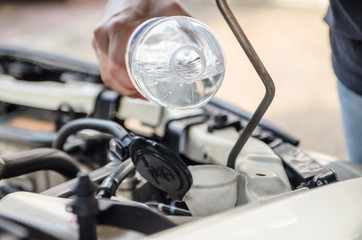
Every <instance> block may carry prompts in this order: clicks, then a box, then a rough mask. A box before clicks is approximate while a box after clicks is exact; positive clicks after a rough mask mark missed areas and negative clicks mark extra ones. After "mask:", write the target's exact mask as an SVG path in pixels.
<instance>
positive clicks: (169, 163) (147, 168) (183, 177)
mask: <svg viewBox="0 0 362 240" xmlns="http://www.w3.org/2000/svg"><path fill="white" fill-rule="evenodd" d="M130 155H131V159H132V161H133V164H134V166H135V167H136V169H137V171H138V172H139V173H140V174H141V175H142V176H143V177H144V178H145V179H146V180H147V181H148V182H149V183H151V184H152V185H153V186H155V187H157V188H158V189H160V190H162V191H164V192H167V193H168V194H169V195H170V196H171V197H172V198H173V199H175V200H181V199H182V198H183V197H184V195H185V193H186V192H187V191H188V190H189V189H190V187H191V184H192V177H191V173H190V171H189V170H188V168H187V166H186V164H185V163H184V162H183V161H182V160H181V159H180V157H179V156H178V155H176V154H175V153H173V152H172V151H170V150H169V149H167V148H166V147H164V146H163V145H161V144H159V143H156V142H154V141H151V140H146V139H144V138H142V137H135V138H134V140H133V142H132V144H131V146H130Z"/></svg>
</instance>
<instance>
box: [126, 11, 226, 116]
mask: <svg viewBox="0 0 362 240" xmlns="http://www.w3.org/2000/svg"><path fill="white" fill-rule="evenodd" d="M126 65H127V71H128V74H129V76H130V78H131V80H132V82H133V85H134V86H135V87H136V89H137V90H138V91H139V92H140V93H141V94H142V95H143V96H144V97H145V98H147V99H149V100H151V101H153V102H156V103H158V104H160V105H162V106H165V107H170V108H179V109H189V108H195V107H199V106H202V105H204V104H205V103H207V102H208V101H209V100H210V99H211V98H212V96H214V95H215V93H216V92H217V90H218V89H219V87H220V85H221V83H222V80H223V77H224V73H225V67H224V57H223V53H222V49H221V47H220V45H219V43H218V41H217V39H216V37H215V35H214V34H213V33H212V31H211V30H210V29H209V28H208V27H207V26H206V25H205V24H203V23H201V22H200V21H198V20H195V19H193V18H190V17H184V16H174V17H162V18H153V19H150V20H148V21H146V22H144V23H143V24H141V25H140V26H138V27H137V28H136V29H135V31H134V32H133V34H132V35H131V37H130V39H129V41H128V47H127V53H126Z"/></svg>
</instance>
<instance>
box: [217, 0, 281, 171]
mask: <svg viewBox="0 0 362 240" xmlns="http://www.w3.org/2000/svg"><path fill="white" fill-rule="evenodd" d="M216 4H217V6H218V8H219V10H220V12H221V14H222V15H223V17H224V18H225V20H226V22H227V24H228V25H229V27H230V29H231V30H232V32H233V33H234V35H235V37H236V39H237V40H238V41H239V44H240V45H241V47H242V48H243V50H244V52H245V54H246V55H247V57H248V58H249V61H250V62H251V64H252V65H253V67H254V69H255V70H256V72H257V73H258V75H259V77H260V79H261V81H262V82H263V84H264V86H265V95H264V97H263V99H262V100H261V102H260V104H259V106H258V108H257V109H256V110H255V112H254V114H253V115H252V117H251V118H250V120H249V122H248V124H247V125H246V127H245V128H244V130H243V131H242V133H241V135H240V137H239V138H238V140H237V141H236V143H235V145H234V147H233V148H232V149H231V152H230V154H229V157H228V161H227V166H228V167H230V168H235V161H236V158H237V156H238V155H239V153H240V152H241V150H242V149H243V147H244V145H245V143H246V142H247V140H248V139H249V137H250V136H251V134H252V133H253V131H254V129H255V128H256V127H257V126H258V124H259V122H260V120H261V119H262V117H263V115H264V113H265V112H266V110H267V109H268V107H269V106H270V104H271V102H272V101H273V98H274V95H275V86H274V82H273V80H272V79H271V77H270V75H269V73H268V71H267V70H266V68H265V67H264V65H263V63H262V62H261V60H260V58H259V57H258V54H257V53H256V52H255V50H254V48H253V46H252V45H251V43H250V42H249V40H248V38H247V37H246V35H245V33H244V32H243V30H242V29H241V27H240V25H239V23H238V21H237V20H236V18H235V16H234V14H233V13H232V11H231V10H230V8H229V6H228V4H227V2H226V0H216Z"/></svg>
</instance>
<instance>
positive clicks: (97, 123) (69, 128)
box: [53, 118, 127, 150]
mask: <svg viewBox="0 0 362 240" xmlns="http://www.w3.org/2000/svg"><path fill="white" fill-rule="evenodd" d="M83 129H92V130H97V131H101V132H105V133H109V134H111V135H112V136H114V137H117V138H120V139H121V138H123V137H125V136H126V135H127V131H126V130H125V129H124V128H122V126H121V125H119V124H117V123H115V122H112V121H109V120H101V119H95V118H80V119H76V120H73V121H70V122H68V123H67V124H65V125H64V126H63V127H62V128H60V129H59V131H58V135H57V137H56V139H55V141H54V143H53V148H56V149H60V150H63V145H64V143H65V141H66V140H67V138H68V137H69V136H70V135H71V134H74V133H76V132H77V131H80V130H83Z"/></svg>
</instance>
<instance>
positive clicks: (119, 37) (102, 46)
mask: <svg viewBox="0 0 362 240" xmlns="http://www.w3.org/2000/svg"><path fill="white" fill-rule="evenodd" d="M128 37H129V36H128V33H127V30H126V28H125V27H124V26H123V24H122V23H120V22H119V21H113V22H111V23H109V25H108V26H100V27H97V28H96V29H95V31H94V39H93V43H92V44H93V47H94V49H95V53H96V55H97V58H98V62H99V68H100V72H101V76H102V80H103V82H104V84H105V85H106V86H108V87H110V88H112V89H114V90H115V91H117V92H119V93H120V94H122V95H125V96H129V97H139V96H140V94H138V92H137V90H136V89H135V87H134V86H133V84H132V82H131V80H130V78H129V76H128V74H127V70H126V65H125V60H124V54H125V51H126V49H125V48H126V43H125V42H127V40H128Z"/></svg>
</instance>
